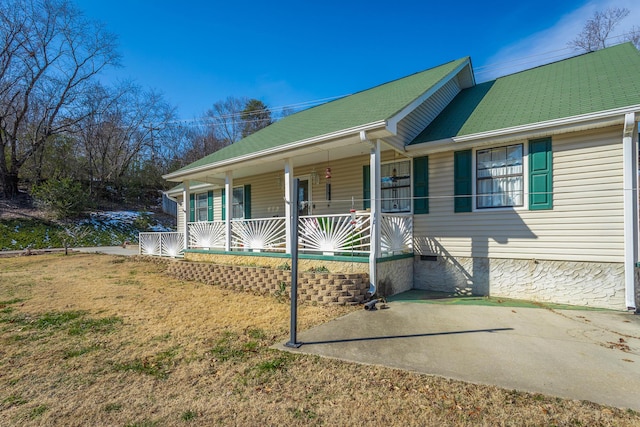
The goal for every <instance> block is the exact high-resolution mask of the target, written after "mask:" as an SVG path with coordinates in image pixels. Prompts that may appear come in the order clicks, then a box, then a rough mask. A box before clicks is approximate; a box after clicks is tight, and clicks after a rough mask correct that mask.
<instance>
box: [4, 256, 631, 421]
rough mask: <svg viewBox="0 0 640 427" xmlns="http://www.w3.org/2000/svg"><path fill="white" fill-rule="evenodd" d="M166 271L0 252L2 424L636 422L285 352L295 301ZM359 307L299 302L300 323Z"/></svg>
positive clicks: (595, 408)
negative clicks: (281, 346) (278, 348)
mask: <svg viewBox="0 0 640 427" xmlns="http://www.w3.org/2000/svg"><path fill="white" fill-rule="evenodd" d="M164 268H165V267H164V266H163V265H162V264H156V263H152V262H147V261H140V260H138V259H136V258H122V257H114V256H108V255H93V254H73V255H69V256H64V255H39V256H31V257H16V258H4V259H0V425H61V426H62V425H64V426H73V425H116V426H156V425H157V426H165V425H179V426H182V425H189V426H198V425H201V426H211V425H243V426H244V425H301V426H302V425H305V426H306V425H376V426H379V425H401V426H411V425H583V426H587V425H589V426H593V425H616V426H619V425H629V426H631V425H639V424H640V414H638V413H635V412H632V411H624V410H620V409H616V408H609V407H604V406H600V405H596V404H593V403H589V402H579V401H570V400H562V399H558V398H555V397H547V396H543V395H539V394H530V393H521V392H516V391H510V390H502V389H499V388H497V387H491V386H485V385H475V384H467V383H463V382H460V381H453V380H447V379H442V378H438V377H431V376H427V375H420V374H416V373H411V372H404V371H399V370H394V369H389V368H384V367H376V366H362V365H356V364H351V363H347V362H340V361H334V360H327V359H322V358H319V357H315V356H306V355H292V354H289V353H282V352H279V351H276V350H273V349H270V348H269V346H270V345H272V344H273V343H275V342H284V341H286V340H287V338H288V326H289V318H288V315H289V304H288V302H286V301H285V302H283V301H282V298H280V299H277V298H275V297H270V296H261V295H253V294H249V293H236V292H233V291H228V290H224V289H221V288H219V287H215V286H208V285H204V284H201V283H197V282H182V281H179V280H177V279H173V278H170V277H168V276H166V275H165V274H164ZM354 309H358V308H347V307H316V306H312V305H302V306H301V307H300V310H299V326H300V329H306V328H309V327H311V326H314V325H317V324H320V323H322V322H326V321H328V320H330V319H332V318H334V317H336V316H339V315H342V314H344V313H346V312H348V311H349V310H354ZM360 309H361V308H360Z"/></svg>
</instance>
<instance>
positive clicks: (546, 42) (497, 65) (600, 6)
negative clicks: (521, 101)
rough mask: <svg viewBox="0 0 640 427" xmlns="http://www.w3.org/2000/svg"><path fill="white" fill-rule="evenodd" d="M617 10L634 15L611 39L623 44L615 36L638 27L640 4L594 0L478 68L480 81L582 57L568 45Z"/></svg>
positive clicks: (499, 53) (613, 42)
mask: <svg viewBox="0 0 640 427" xmlns="http://www.w3.org/2000/svg"><path fill="white" fill-rule="evenodd" d="M634 6H635V8H634ZM613 7H620V8H627V9H629V11H630V12H631V13H630V14H629V16H627V17H626V18H625V19H624V20H623V21H622V22H621V23H620V24H619V26H618V27H617V28H616V29H615V34H614V37H612V38H611V44H616V43H619V42H620V41H622V40H621V38H620V37H618V38H616V37H615V36H620V35H622V34H623V33H624V32H625V31H627V30H629V29H630V28H631V27H632V26H633V25H634V24H637V23H640V5H638V4H637V0H593V1H590V2H588V3H585V4H584V5H583V6H582V7H580V8H578V9H576V10H574V11H573V12H570V13H568V14H566V15H564V16H562V17H560V19H559V20H558V21H557V22H556V23H555V24H554V25H553V26H552V27H550V28H548V29H546V30H543V31H540V32H538V33H535V34H532V35H531V36H529V37H527V38H525V39H522V40H519V41H517V42H515V43H513V44H511V45H508V46H506V47H504V48H502V49H501V50H500V51H498V52H497V53H496V54H495V55H493V56H491V57H489V58H488V59H487V61H486V62H485V63H484V64H483V65H481V66H479V67H474V68H475V70H476V75H477V79H478V81H480V82H482V81H487V80H491V79H494V78H496V77H499V76H504V75H507V74H511V73H515V72H518V71H522V70H525V69H528V68H532V67H536V66H538V65H542V64H547V63H550V62H554V61H558V60H560V59H563V58H567V57H570V56H574V55H576V54H578V53H579V52H577V51H575V50H572V49H571V48H569V47H568V46H567V43H568V42H570V41H571V40H573V39H574V38H576V36H577V35H578V34H579V33H580V32H581V31H582V28H583V27H584V24H585V23H586V22H587V20H588V19H590V18H591V17H592V16H593V14H594V13H595V12H596V11H605V10H606V9H608V8H613Z"/></svg>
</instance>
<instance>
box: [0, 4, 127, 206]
mask: <svg viewBox="0 0 640 427" xmlns="http://www.w3.org/2000/svg"><path fill="white" fill-rule="evenodd" d="M0 43H2V46H1V49H2V51H1V55H0V179H1V180H2V184H3V189H4V193H5V195H6V196H7V197H14V196H16V195H17V193H18V180H19V172H20V169H21V167H22V166H23V165H24V163H25V161H26V160H27V159H29V158H30V157H31V156H32V155H33V154H34V153H35V152H36V151H37V150H39V149H40V148H41V147H42V146H43V145H45V144H47V142H48V141H49V140H50V138H51V137H52V136H54V135H57V134H60V133H64V132H66V131H67V130H68V129H70V128H71V127H72V126H73V125H74V124H75V123H77V122H78V120H79V119H80V118H81V117H80V116H79V114H78V107H79V105H78V101H79V100H80V98H81V95H82V94H84V93H86V91H87V90H90V88H91V83H92V80H93V78H94V76H96V75H97V74H98V73H100V72H101V71H102V70H103V69H104V68H105V67H107V66H109V65H116V64H118V61H119V55H118V53H117V52H116V39H115V37H114V36H113V35H112V34H111V33H109V32H107V31H105V30H104V28H103V27H102V26H101V25H100V24H98V23H95V22H91V21H88V20H87V19H85V18H84V17H83V16H82V14H81V13H80V12H79V11H78V10H77V9H76V8H75V7H74V6H73V4H72V3H71V2H70V1H69V0H40V1H32V0H0Z"/></svg>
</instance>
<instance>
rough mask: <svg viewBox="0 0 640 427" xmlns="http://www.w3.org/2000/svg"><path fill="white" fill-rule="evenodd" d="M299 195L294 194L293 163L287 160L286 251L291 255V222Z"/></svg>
mask: <svg viewBox="0 0 640 427" xmlns="http://www.w3.org/2000/svg"><path fill="white" fill-rule="evenodd" d="M295 197H297V195H295V194H293V161H292V160H291V159H285V161H284V221H285V229H286V245H285V247H286V251H287V253H288V254H290V253H291V248H292V247H293V245H292V242H291V240H292V236H291V230H292V228H291V222H292V221H293V207H294V204H295V200H296V198H295Z"/></svg>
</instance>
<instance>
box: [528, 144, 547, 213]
mask: <svg viewBox="0 0 640 427" xmlns="http://www.w3.org/2000/svg"><path fill="white" fill-rule="evenodd" d="M529 209H530V210H546V209H553V152H552V149H551V138H544V139H536V140H531V141H529Z"/></svg>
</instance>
